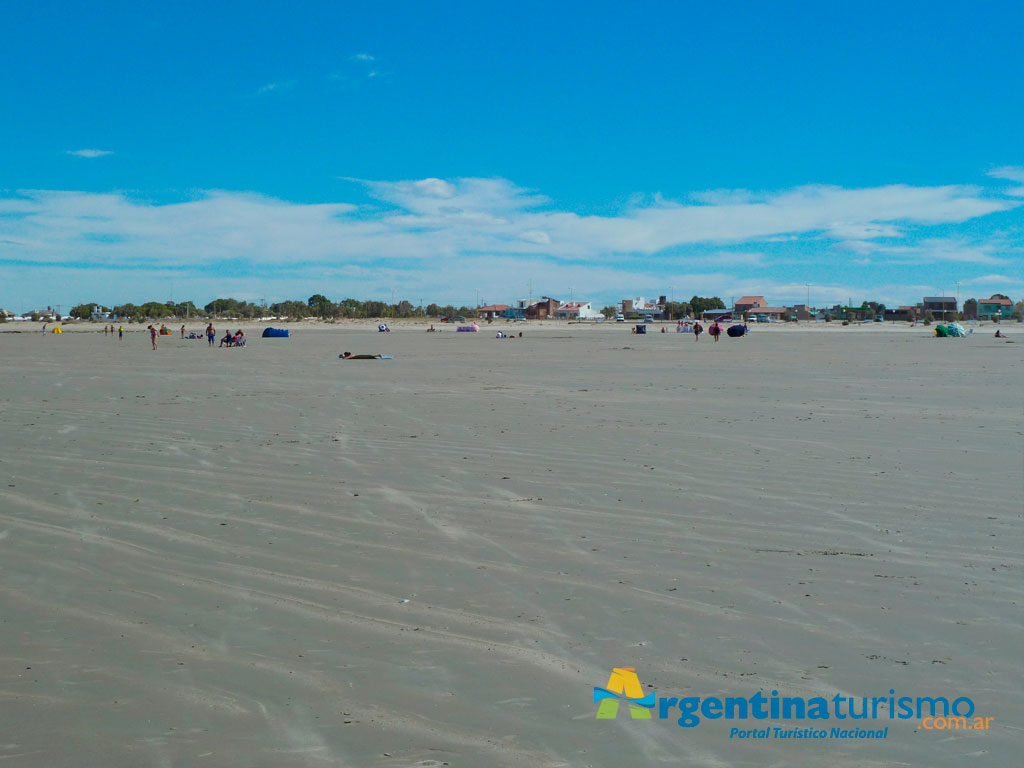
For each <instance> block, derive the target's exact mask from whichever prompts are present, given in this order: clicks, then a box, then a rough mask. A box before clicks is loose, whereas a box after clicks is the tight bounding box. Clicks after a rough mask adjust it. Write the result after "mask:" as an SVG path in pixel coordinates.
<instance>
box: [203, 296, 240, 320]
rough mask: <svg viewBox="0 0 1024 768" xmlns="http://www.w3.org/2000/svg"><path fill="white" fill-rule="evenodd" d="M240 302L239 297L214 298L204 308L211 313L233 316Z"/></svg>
mask: <svg viewBox="0 0 1024 768" xmlns="http://www.w3.org/2000/svg"><path fill="white" fill-rule="evenodd" d="M238 303H239V302H238V299H214V300H213V301H211V302H210V303H209V304H207V305H206V306H205V307H203V309H204V310H206V313H207V314H209V315H219V316H232V315H234V313H235V309H236V307H238Z"/></svg>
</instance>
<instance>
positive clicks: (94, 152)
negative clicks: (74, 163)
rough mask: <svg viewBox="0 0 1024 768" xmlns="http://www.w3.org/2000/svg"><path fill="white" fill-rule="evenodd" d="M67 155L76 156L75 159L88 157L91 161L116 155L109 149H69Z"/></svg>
mask: <svg viewBox="0 0 1024 768" xmlns="http://www.w3.org/2000/svg"><path fill="white" fill-rule="evenodd" d="M67 154H69V155H74V156H75V157H87V158H90V159H91V158H94V157H105V156H106V155H112V154H114V153H113V152H112V151H111V150H109V149H69V150H67Z"/></svg>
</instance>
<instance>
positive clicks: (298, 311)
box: [270, 301, 309, 320]
mask: <svg viewBox="0 0 1024 768" xmlns="http://www.w3.org/2000/svg"><path fill="white" fill-rule="evenodd" d="M270 311H271V312H273V313H274V315H275V316H277V317H284V318H289V319H292V320H298V319H299V318H302V317H305V316H306V314H307V313H308V312H309V306H308V305H307V304H306V303H305V302H304V301H279V302H277V303H276V304H271V305H270Z"/></svg>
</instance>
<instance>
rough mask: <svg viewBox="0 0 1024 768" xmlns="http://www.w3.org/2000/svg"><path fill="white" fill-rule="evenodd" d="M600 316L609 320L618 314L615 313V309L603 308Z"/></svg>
mask: <svg viewBox="0 0 1024 768" xmlns="http://www.w3.org/2000/svg"><path fill="white" fill-rule="evenodd" d="M601 314H602V315H604V316H605V318H606V319H607V320H611V319H612V318H613V317H615V315H616V314H618V313H617V312H616V311H615V307H604V308H603V309H602V310H601Z"/></svg>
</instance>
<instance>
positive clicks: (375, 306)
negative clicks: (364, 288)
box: [363, 301, 387, 317]
mask: <svg viewBox="0 0 1024 768" xmlns="http://www.w3.org/2000/svg"><path fill="white" fill-rule="evenodd" d="M386 309H387V305H386V304H385V303H384V302H383V301H364V302H363V317H384V316H385V315H384V311H385V310H386Z"/></svg>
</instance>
